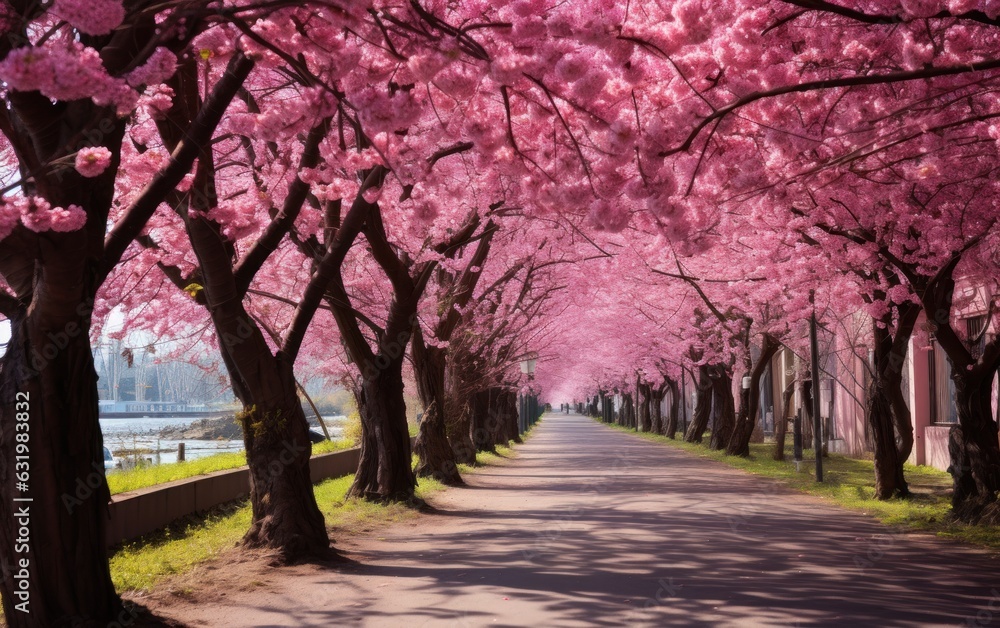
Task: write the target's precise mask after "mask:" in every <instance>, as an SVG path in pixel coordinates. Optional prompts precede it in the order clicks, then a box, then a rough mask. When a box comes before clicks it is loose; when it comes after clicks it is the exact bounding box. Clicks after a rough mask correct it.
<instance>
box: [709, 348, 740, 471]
mask: <svg viewBox="0 0 1000 628" xmlns="http://www.w3.org/2000/svg"><path fill="white" fill-rule="evenodd" d="M713 371H714V377H713V378H712V396H713V401H712V403H713V406H714V410H713V411H714V412H715V422H714V423H713V425H712V438H711V440H710V441H709V444H708V448H709V449H712V450H714V451H718V450H721V449H724V448H725V447H726V445H727V444H728V443H729V439H730V438H732V435H733V427H734V426H735V424H736V410H735V405H736V404H735V401H734V400H733V376H732V375H731V374H730V373H729V371H728V370H727V369H726V368H725V367H724V366H721V365H715V367H714V368H713Z"/></svg>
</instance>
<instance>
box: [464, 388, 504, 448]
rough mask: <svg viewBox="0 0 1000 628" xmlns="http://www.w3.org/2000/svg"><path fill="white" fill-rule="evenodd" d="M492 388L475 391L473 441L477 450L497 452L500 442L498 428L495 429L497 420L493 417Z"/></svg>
mask: <svg viewBox="0 0 1000 628" xmlns="http://www.w3.org/2000/svg"><path fill="white" fill-rule="evenodd" d="M492 390H493V389H486V390H479V391H476V392H475V393H473V395H472V401H471V403H470V406H471V410H472V442H473V443H474V444H475V446H476V451H482V452H486V453H496V451H497V445H498V444H499V443H498V442H497V430H496V429H495V424H496V423H497V421H496V420H495V419H491V412H492V411H493V399H492V394H493V393H492Z"/></svg>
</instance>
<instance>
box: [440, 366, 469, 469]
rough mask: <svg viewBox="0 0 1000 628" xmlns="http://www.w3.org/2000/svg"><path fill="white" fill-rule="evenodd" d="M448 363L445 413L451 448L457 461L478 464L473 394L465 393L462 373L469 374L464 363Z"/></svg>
mask: <svg viewBox="0 0 1000 628" xmlns="http://www.w3.org/2000/svg"><path fill="white" fill-rule="evenodd" d="M451 357H452V360H450V361H448V362H447V363H446V366H447V369H448V377H447V378H446V380H447V382H448V387H449V389H448V400H447V404H448V405H447V406H446V410H447V412H446V413H445V416H446V417H447V420H448V421H449V422H448V423H447V429H448V440H449V442H450V443H451V450H452V451H453V452H454V454H455V462H457V463H458V464H469V465H475V464H476V444H475V443H474V442H472V407H471V396H469V395H467V394H465V393H464V391H465V390H466V389H465V379H466V378H464V377H463V376H462V375H463V374H468V370H467V369H466V368H465V367H464V365H462V366H460V365H458V364H456V362H461V361H462V360H461V356H460V358H459V360H457V361H456V360H455V359H454V357H455V356H454V355H453V356H451Z"/></svg>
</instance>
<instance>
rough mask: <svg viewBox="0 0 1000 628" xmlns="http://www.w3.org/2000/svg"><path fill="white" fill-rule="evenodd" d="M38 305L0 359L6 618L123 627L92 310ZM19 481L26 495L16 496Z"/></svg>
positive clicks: (0, 514)
mask: <svg viewBox="0 0 1000 628" xmlns="http://www.w3.org/2000/svg"><path fill="white" fill-rule="evenodd" d="M41 295H42V292H41V291H39V300H38V301H36V302H35V307H33V308H32V309H31V311H30V314H28V315H27V316H26V317H25V318H23V319H20V320H19V319H17V318H16V317H15V318H14V319H13V320H11V329H12V336H11V339H10V342H9V344H8V345H7V351H6V354H5V355H4V356H3V358H2V359H0V451H3V457H2V460H3V466H2V468H0V478H2V500H0V501H2V503H0V542H2V543H3V548H4V553H3V563H2V576H3V580H2V581H3V588H2V597H3V608H4V613H5V616H6V619H7V622H8V623H9V625H10V626H78V625H79V626H99V625H102V626H103V625H105V624H107V623H108V622H111V621H115V620H116V619H122V615H121V614H122V604H121V601H120V600H119V598H118V595H117V594H116V593H115V589H114V585H113V584H112V583H111V573H110V570H109V569H108V555H107V550H106V546H105V538H106V526H107V519H108V510H107V504H108V501H109V500H110V493H109V491H108V486H107V481H106V480H105V476H104V456H103V439H102V436H101V428H100V424H99V423H98V403H97V374H96V372H95V370H94V362H93V354H92V353H91V347H90V313H91V305H90V302H89V301H87V300H85V297H84V299H81V300H78V301H77V302H76V303H73V302H72V301H68V299H67V301H65V302H61V303H60V304H59V307H58V308H56V307H53V306H55V305H56V304H55V303H48V302H47V301H48V300H49V299H52V297H53V296H55V295H47V298H46V296H41ZM58 296H59V300H60V301H62V299H63V298H64V297H70V295H69V294H63V293H60V294H58ZM20 425H26V426H27V427H26V428H21V427H18V426H20ZM25 435H26V436H25ZM19 445H20V446H21V448H20V450H18V446H19ZM19 455H20V456H28V458H27V460H26V461H27V462H29V463H30V465H29V467H28V468H27V469H26V468H25V467H24V466H23V465H22V466H20V467H15V461H19V462H24V461H25V460H24V459H20V460H19V459H18V458H17V456H19ZM21 473H27V475H18V474H21ZM21 481H24V482H25V484H26V485H27V488H23V490H19V488H18V484H17V483H18V482H21ZM15 499H32V500H34V501H32V502H15V501H14V500H15ZM19 515H24V517H23V518H21V519H22V520H19ZM22 523H23V525H22ZM22 561H27V562H22ZM22 609H24V611H26V612H23V611H22ZM125 619H127V617H126V618H125Z"/></svg>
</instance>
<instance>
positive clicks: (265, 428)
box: [240, 363, 330, 561]
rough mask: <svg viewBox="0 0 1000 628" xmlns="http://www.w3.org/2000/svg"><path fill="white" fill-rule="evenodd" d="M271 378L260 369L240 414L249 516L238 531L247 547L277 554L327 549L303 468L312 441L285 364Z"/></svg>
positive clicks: (298, 555)
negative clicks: (247, 523) (243, 531)
mask: <svg viewBox="0 0 1000 628" xmlns="http://www.w3.org/2000/svg"><path fill="white" fill-rule="evenodd" d="M277 370H279V371H280V372H279V373H278V374H277V375H278V376H277V377H276V378H274V380H273V381H264V380H265V376H266V375H269V373H267V369H261V370H260V372H261V380H260V382H259V383H260V388H257V391H259V392H255V393H254V395H253V397H254V399H255V403H254V404H253V405H252V406H250V407H249V409H247V408H246V406H244V408H245V409H244V411H243V413H242V414H241V415H240V418H241V420H242V423H243V442H244V444H245V446H246V455H247V464H248V465H249V467H250V504H251V510H252V512H253V518H252V520H251V523H250V529H249V530H248V531H247V533H246V535H245V536H244V537H243V542H244V544H246V545H247V546H248V547H267V548H274V549H277V550H278V551H279V553H280V556H281V558H282V560H285V561H291V560H296V559H299V558H302V557H305V556H309V557H317V556H318V557H325V556H327V555H329V553H330V539H329V537H328V536H327V533H326V523H325V522H324V520H323V514H322V513H321V512H320V510H319V505H318V504H317V503H316V497H315V495H314V494H313V486H312V479H311V477H310V473H309V459H310V457H311V455H312V442H311V440H310V438H309V423H308V421H307V420H306V416H305V414H304V413H303V411H302V405H301V404H300V403H299V398H298V395H297V391H296V387H295V377H294V375H293V374H292V365H291V364H287V363H286V364H282V365H280V366H279V368H278V369H277Z"/></svg>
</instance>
